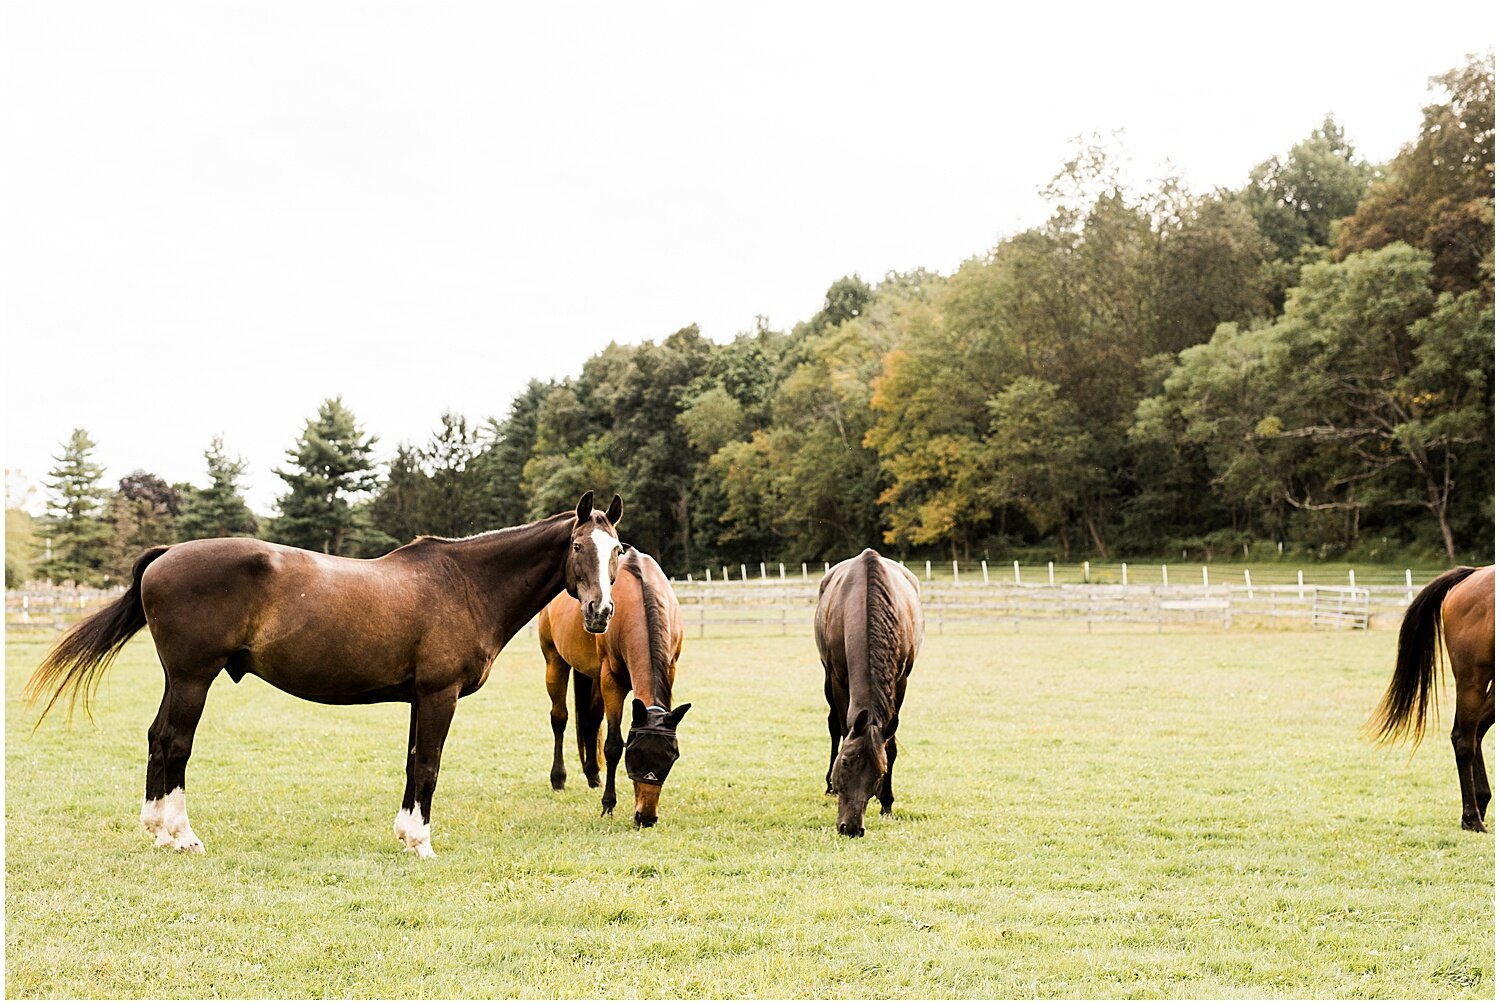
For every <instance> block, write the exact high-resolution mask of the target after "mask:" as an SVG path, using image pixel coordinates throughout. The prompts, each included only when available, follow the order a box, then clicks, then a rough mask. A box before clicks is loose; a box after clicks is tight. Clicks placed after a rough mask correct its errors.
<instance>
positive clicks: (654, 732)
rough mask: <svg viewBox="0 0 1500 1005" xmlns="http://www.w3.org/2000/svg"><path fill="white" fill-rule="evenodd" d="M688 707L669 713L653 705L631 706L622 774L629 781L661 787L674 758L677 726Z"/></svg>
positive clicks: (675, 756) (675, 757)
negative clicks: (624, 774)
mask: <svg viewBox="0 0 1500 1005" xmlns="http://www.w3.org/2000/svg"><path fill="white" fill-rule="evenodd" d="M691 707H692V705H691V704H687V705H679V706H678V707H677V708H676V709H674V710H673V711H671V712H668V711H666V710H665V709H663V708H661V707H660V706H657V705H652V706H651V707H650V708H647V707H646V706H645V705H644V704H643V703H642V702H641V701H640V700H636V701H635V702H634V703H633V707H632V715H631V721H630V737H629V738H628V739H627V740H626V741H625V773H626V774H627V775H629V776H630V779H631V780H632V781H636V782H645V783H647V784H649V785H661V784H662V783H663V782H665V781H666V780H667V774H668V772H670V771H671V770H672V765H673V763H675V762H676V760H677V757H678V750H677V724H678V723H679V722H681V721H682V717H683V716H684V715H686V714H687V710H688V709H689V708H691Z"/></svg>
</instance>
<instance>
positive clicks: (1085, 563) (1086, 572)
mask: <svg viewBox="0 0 1500 1005" xmlns="http://www.w3.org/2000/svg"><path fill="white" fill-rule="evenodd" d="M1083 581H1084V582H1085V583H1087V582H1088V581H1089V563H1088V559H1084V560H1083Z"/></svg>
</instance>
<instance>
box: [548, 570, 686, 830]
mask: <svg viewBox="0 0 1500 1005" xmlns="http://www.w3.org/2000/svg"><path fill="white" fill-rule="evenodd" d="M618 561H619V564H618V568H619V569H620V570H621V571H623V572H625V575H623V576H619V577H618V578H617V579H615V582H614V589H613V598H612V599H613V601H614V608H615V613H614V617H612V618H611V619H610V622H609V628H608V629H607V630H606V631H605V632H604V634H602V635H599V634H590V632H589V631H588V630H587V626H585V625H584V623H583V620H582V618H580V617H579V613H578V605H577V604H574V603H570V602H569V601H568V598H567V597H563V596H560V597H558V598H557V599H555V600H553V601H552V603H550V604H548V605H547V608H546V610H544V611H542V615H541V618H540V620H539V621H538V622H537V638H538V641H539V642H540V643H541V647H542V656H543V658H544V659H546V661H547V694H548V695H549V696H550V697H551V698H552V740H553V742H552V787H553V788H554V789H561V788H562V787H563V784H564V782H565V781H566V779H567V769H565V768H564V767H563V753H562V750H563V730H564V729H566V728H567V725H568V675H569V672H570V671H571V672H572V674H573V682H574V686H575V691H576V694H577V705H578V724H577V726H576V729H577V733H578V754H579V758H580V759H581V760H582V761H583V770H584V774H585V775H586V776H587V777H588V780H589V785H590V786H595V785H598V784H599V760H598V751H599V725H600V722H601V720H605V721H607V722H608V726H609V728H608V732H607V736H606V739H605V741H604V759H605V765H606V769H607V773H606V776H605V782H604V797H603V799H602V800H601V803H602V807H603V810H602V812H603V814H604V815H609V814H612V813H613V812H614V809H615V767H616V765H618V764H619V762H620V754H621V753H622V752H623V753H624V755H625V773H626V774H627V775H629V776H630V780H631V782H632V783H633V784H634V786H635V822H636V824H637V826H640V827H650V826H651V825H652V824H654V823H656V817H657V807H658V803H659V801H660V799H661V787H662V784H663V783H664V782H666V780H667V772H669V771H670V770H671V769H672V764H673V762H675V761H676V760H677V755H678V750H677V724H678V723H679V722H681V721H682V717H683V716H685V715H687V710H688V709H689V708H692V705H691V704H686V705H678V706H677V707H676V708H673V707H672V683H673V681H675V680H676V677H677V659H678V657H680V656H681V655H682V634H683V632H682V615H681V613H680V612H679V610H678V607H677V596H676V594H674V593H673V592H672V585H671V583H669V582H668V581H667V577H666V576H665V575H664V574H663V573H662V571H661V566H659V565H657V564H656V560H655V559H653V558H652V557H651V556H650V555H646V554H642V553H641V552H639V551H636V550H635V549H634V548H631V549H630V550H628V551H624V552H623V553H622V554H621V557H620V558H619V560H618ZM631 691H634V692H635V699H634V700H633V701H632V702H631V718H630V739H629V741H628V742H627V741H624V740H623V739H622V738H621V735H620V719H621V716H622V714H623V711H624V705H625V696H626V695H627V694H629V693H630V692H631Z"/></svg>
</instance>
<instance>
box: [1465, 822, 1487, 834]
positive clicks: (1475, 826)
mask: <svg viewBox="0 0 1500 1005" xmlns="http://www.w3.org/2000/svg"><path fill="white" fill-rule="evenodd" d="M1464 830H1466V831H1473V832H1474V833H1476V834H1484V833H1486V831H1485V829H1484V821H1482V820H1479V819H1477V818H1476V819H1473V820H1465V821H1464Z"/></svg>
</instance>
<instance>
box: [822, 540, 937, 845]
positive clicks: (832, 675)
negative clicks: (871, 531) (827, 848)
mask: <svg viewBox="0 0 1500 1005" xmlns="http://www.w3.org/2000/svg"><path fill="white" fill-rule="evenodd" d="M922 628H923V623H922V602H921V599H920V597H919V596H918V587H917V577H916V576H914V575H912V574H911V573H910V572H909V571H908V570H907V569H906V568H905V567H904V566H902V565H900V564H898V563H896V562H892V561H891V560H890V559H888V558H881V557H880V554H879V553H878V552H876V551H873V550H872V549H869V548H866V549H865V550H864V551H862V552H860V553H859V554H858V555H856V556H855V557H853V558H851V559H848V560H846V561H843V562H840V563H839V564H838V565H835V566H834V567H833V568H832V569H830V570H828V574H827V575H826V576H824V577H823V582H822V583H821V584H820V585H819V586H818V610H817V613H816V614H815V615H814V616H813V634H814V636H815V637H816V639H817V643H818V655H819V656H821V657H822V659H823V694H824V696H825V697H826V698H827V699H828V736H829V739H830V740H831V741H832V749H831V751H830V752H829V755H828V776H827V779H826V781H827V783H828V791H829V792H830V793H838V797H839V815H838V830H839V833H840V834H847V835H848V836H849V837H862V836H863V835H864V833H865V805H866V804H867V803H869V801H870V797H871V796H873V795H876V794H877V790H878V794H879V796H880V813H881V815H882V816H886V815H888V814H889V813H890V812H891V803H892V802H893V801H894V800H895V796H894V795H893V794H892V792H891V770H892V768H894V767H895V764H896V723H897V720H898V718H899V714H900V712H901V702H902V699H904V698H905V697H906V678H907V677H908V676H909V675H910V674H911V668H912V664H913V663H915V662H916V660H917V650H919V649H920V648H921V647H922Z"/></svg>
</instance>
